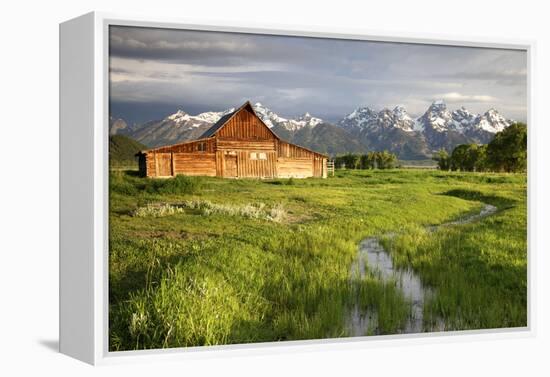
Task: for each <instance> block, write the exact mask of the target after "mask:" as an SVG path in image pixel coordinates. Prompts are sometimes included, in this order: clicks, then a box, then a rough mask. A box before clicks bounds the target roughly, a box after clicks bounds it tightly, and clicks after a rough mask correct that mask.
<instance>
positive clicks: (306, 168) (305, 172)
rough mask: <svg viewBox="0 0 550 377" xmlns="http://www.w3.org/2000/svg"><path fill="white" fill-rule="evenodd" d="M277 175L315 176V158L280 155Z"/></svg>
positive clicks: (283, 176) (288, 176)
mask: <svg viewBox="0 0 550 377" xmlns="http://www.w3.org/2000/svg"><path fill="white" fill-rule="evenodd" d="M277 176H278V177H279V178H291V177H292V178H309V177H313V159H312V158H311V157H296V158H284V157H279V158H278V159H277Z"/></svg>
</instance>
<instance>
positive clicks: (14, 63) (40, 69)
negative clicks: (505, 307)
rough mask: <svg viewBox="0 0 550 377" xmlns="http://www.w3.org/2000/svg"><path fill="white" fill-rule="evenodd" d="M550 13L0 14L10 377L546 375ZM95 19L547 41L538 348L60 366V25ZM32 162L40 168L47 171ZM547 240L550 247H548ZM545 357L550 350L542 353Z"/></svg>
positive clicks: (250, 6)
mask: <svg viewBox="0 0 550 377" xmlns="http://www.w3.org/2000/svg"><path fill="white" fill-rule="evenodd" d="M544 5H545V2H543V1H529V0H524V1H504V0H500V1H479V0H461V1H441V0H439V1H437V0H435V1H420V0H417V1H407V0H402V1H396V0H380V1H371V2H369V3H367V2H366V1H356V2H353V1H350V0H338V1H329V2H321V1H311V2H306V1H303V2H299V1H297V0H277V1H275V0H272V1H260V0H256V1H247V0H233V1H222V0H219V1H214V0H200V1H182V0H179V1H178V0H174V1H170V0H154V1H151V0H120V1H113V0H81V1H30V0H19V1H10V2H8V1H5V2H3V3H2V5H0V7H1V9H2V11H1V12H0V17H1V22H0V28H1V33H0V38H1V44H0V54H1V60H0V65H1V70H0V75H1V79H0V96H1V101H0V103H1V104H2V105H1V107H0V109H1V116H0V119H1V125H0V137H1V145H2V147H3V153H2V157H3V158H2V161H3V164H2V169H1V173H2V175H1V177H2V178H1V179H0V198H1V199H0V200H1V203H2V206H1V207H0V214H1V215H0V219H1V225H2V226H1V228H0V239H1V241H2V243H1V245H2V246H1V248H0V294H1V303H0V344H1V345H0V360H1V362H0V374H1V375H4V376H9V375H16V374H17V375H19V374H21V375H23V374H29V373H33V374H46V375H50V374H52V375H53V374H59V375H65V374H66V375H79V376H86V375H96V374H102V375H103V374H104V375H113V376H115V375H116V376H121V375H130V374H131V375H134V376H141V375H148V376H150V375H164V374H173V373H181V372H184V373H188V375H210V374H212V375H214V374H215V375H259V374H261V375H273V376H279V375H295V374H301V375H345V374H354V375H360V374H365V375H367V374H371V373H372V374H378V373H379V374H384V375H398V374H401V375H406V376H410V375H417V374H418V375H424V376H429V375H446V376H464V375H466V374H468V373H471V374H472V375H499V376H508V375H510V376H511V375H515V376H518V375H543V374H545V375H548V373H549V372H550V366H549V363H548V350H549V349H550V331H549V326H548V322H549V321H548V318H549V317H550V313H549V299H550V294H549V292H548V291H549V290H548V287H549V286H550V281H549V278H548V276H549V275H550V272H549V268H550V265H549V263H548V262H549V258H548V253H547V252H548V251H549V246H550V244H549V242H548V241H549V239H548V231H547V230H546V229H547V228H548V223H547V220H548V217H547V216H546V215H544V214H543V212H546V211H547V210H548V209H549V208H548V199H547V197H546V196H545V194H546V189H547V188H548V174H547V172H548V170H547V169H545V165H546V164H548V163H549V162H550V160H549V154H548V150H549V149H550V148H548V147H544V146H546V145H549V142H550V140H549V139H548V127H550V124H549V122H550V118H549V117H548V116H544V113H545V112H546V110H547V107H548V101H549V97H548V90H547V88H548V86H549V84H550V82H549V69H548V67H550V28H549V26H548V14H549V12H548V10H546V9H544V8H545V7H544ZM91 10H103V11H114V12H121V13H128V12H129V13H133V14H138V15H156V16H170V17H178V16H181V17H186V18H189V17H191V18H196V19H198V20H200V19H204V20H220V21H222V20H231V21H243V22H246V21H247V20H250V19H252V20H254V22H255V23H259V24H261V23H262V22H268V23H279V24H281V23H283V24H290V25H298V26H299V25H313V26H326V27H349V28H364V29H366V30H369V29H370V30H375V31H379V32H384V31H387V32H407V31H414V32H417V33H434V34H447V35H460V36H464V37H468V36H474V37H475V36H482V37H498V38H506V37H508V38H527V39H534V40H536V41H537V51H536V55H537V56H536V57H535V59H536V66H537V70H536V77H535V81H536V89H535V96H534V104H535V118H534V122H533V123H534V124H535V127H536V137H533V136H534V135H533V133H531V135H530V136H531V137H532V138H533V140H534V142H535V143H536V147H537V154H536V156H534V155H532V156H531V158H533V159H534V160H536V161H537V166H536V171H533V173H534V174H536V177H535V180H533V181H531V182H530V184H532V185H536V192H537V196H536V202H534V203H533V204H534V207H536V209H537V212H536V223H535V224H531V225H532V226H533V225H534V226H533V227H532V230H533V232H534V233H535V234H536V236H537V237H536V242H537V250H536V252H537V260H536V265H535V266H534V269H535V271H536V273H537V278H538V281H537V282H536V283H537V288H538V289H537V290H536V292H534V293H535V297H536V299H537V304H538V305H537V308H536V315H537V318H538V323H537V325H538V326H537V329H538V334H537V336H536V337H534V338H527V339H508V340H494V341H482V342H470V341H467V340H464V339H462V340H458V341H456V342H447V343H444V344H441V343H436V342H431V343H430V342H428V344H422V345H414V346H410V345H391V346H383V347H380V348H372V347H369V348H365V349H361V350H353V351H345V352H343V351H336V352H313V353H300V352H299V351H296V352H292V353H285V354H274V355H271V356H261V357H244V358H242V357H241V358H228V357H224V358H218V359H210V360H207V361H204V360H202V361H201V360H195V361H186V362H171V363H168V364H166V363H155V364H147V365H133V366H116V367H101V368H95V369H94V368H92V367H89V366H87V365H85V364H82V363H80V362H77V361H75V360H72V359H70V358H68V357H65V356H63V355H60V354H57V353H56V352H55V351H54V349H55V348H56V347H57V333H58V317H57V316H58V285H57V284H58V279H57V276H58V168H57V166H58V23H59V22H62V21H64V20H67V19H69V18H72V17H75V16H78V15H80V14H83V13H86V12H88V11H91ZM35 156H39V158H38V159H37V158H36V157H35ZM545 232H546V234H545ZM544 348H546V349H544Z"/></svg>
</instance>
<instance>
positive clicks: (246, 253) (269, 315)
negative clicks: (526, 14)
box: [60, 13, 532, 363]
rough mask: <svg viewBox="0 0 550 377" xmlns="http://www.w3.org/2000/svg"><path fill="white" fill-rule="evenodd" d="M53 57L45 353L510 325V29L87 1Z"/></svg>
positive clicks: (476, 330)
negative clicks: (205, 21) (172, 16)
mask: <svg viewBox="0 0 550 377" xmlns="http://www.w3.org/2000/svg"><path fill="white" fill-rule="evenodd" d="M60 51H61V52H60V76H61V82H60V92H61V98H60V100H61V108H60V119H61V132H60V145H61V147H60V148H61V149H60V160H61V161H60V171H61V180H60V183H61V184H60V186H61V194H60V195H61V250H60V263H61V265H60V270H61V276H60V297H61V305H60V328H61V330H60V331H61V333H60V348H61V351H62V352H64V353H67V354H69V355H71V356H74V357H76V358H78V359H81V360H84V361H86V362H89V363H100V362H111V361H117V360H131V359H133V358H135V357H138V358H141V357H153V358H154V357H162V356H167V355H170V356H171V357H185V356H189V355H196V354H197V351H206V352H207V354H212V353H214V354H216V352H227V351H232V352H241V353H249V352H254V351H255V350H256V351H257V350H260V352H266V351H267V352H269V350H273V349H274V348H275V347H279V348H278V349H280V347H283V348H284V349H292V347H300V346H301V347H313V348H315V347H320V348H323V347H325V348H326V347H342V346H345V345H350V344H352V343H350V342H351V341H354V343H353V344H358V343H357V342H356V341H357V340H359V341H361V342H362V343H359V344H365V342H366V341H370V340H377V339H388V338H389V339H393V341H396V342H397V341H403V340H405V341H406V340H409V341H412V340H413V339H415V338H419V337H420V338H427V337H430V339H432V340H433V339H434V337H433V336H434V335H436V336H444V337H445V338H451V337H452V336H459V335H467V336H473V337H492V336H493V337H494V336H497V335H498V334H502V333H504V334H507V335H510V334H512V333H518V334H529V333H530V332H531V331H532V326H531V318H530V310H529V309H530V305H531V301H530V289H529V287H530V281H531V275H530V273H529V266H530V263H529V261H530V258H531V253H530V251H529V249H528V218H529V216H528V215H529V212H528V199H530V195H528V191H529V190H528V189H529V186H528V184H527V182H528V180H527V176H528V173H529V168H528V166H529V158H528V157H529V153H528V140H529V137H530V136H528V135H531V132H532V127H531V124H530V95H529V93H530V82H531V80H532V71H531V66H530V65H531V62H530V54H531V51H532V45H531V44H530V43H524V42H509V41H505V42H498V43H497V42H495V41H483V40H478V41H463V40H454V39H449V38H443V39H441V40H433V39H426V38H423V37H421V36H420V37H411V36H400V35H375V34H368V35H367V34H362V33H358V32H354V31H345V30H336V31H333V30H328V31H327V30H302V31H299V30H288V29H277V28H272V29H268V28H264V29H258V28H250V27H247V26H246V25H198V24H193V23H179V22H173V21H165V20H148V19H139V18H134V19H128V18H124V17H119V16H112V15H103V14H98V13H92V14H88V15H84V16H81V17H79V18H76V19H74V20H70V21H67V22H66V23H63V24H62V25H61V29H60ZM371 344H376V343H372V342H371ZM203 354H204V353H203Z"/></svg>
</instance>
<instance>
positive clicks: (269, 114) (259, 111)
mask: <svg viewBox="0 0 550 377" xmlns="http://www.w3.org/2000/svg"><path fill="white" fill-rule="evenodd" d="M252 108H253V109H254V112H255V113H256V115H258V117H259V118H260V119H261V120H262V121H263V122H264V123H265V124H266V125H267V126H268V127H269V128H273V127H275V126H281V127H284V128H286V129H287V130H289V131H298V130H299V129H301V128H304V127H311V128H313V127H315V126H317V125H318V124H321V123H323V120H322V119H321V118H316V117H314V116H312V115H311V114H310V113H305V114H304V115H301V116H299V117H295V118H291V119H287V118H283V117H281V116H279V115H277V114H276V113H275V112H273V111H272V110H270V109H269V108H267V107H265V106H264V105H262V104H261V103H259V102H257V103H255V104H254V105H253V106H252Z"/></svg>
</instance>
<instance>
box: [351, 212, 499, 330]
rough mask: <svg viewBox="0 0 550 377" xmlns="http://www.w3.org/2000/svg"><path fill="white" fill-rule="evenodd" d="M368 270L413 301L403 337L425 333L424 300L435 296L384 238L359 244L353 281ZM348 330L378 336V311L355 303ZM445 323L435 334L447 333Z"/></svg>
mask: <svg viewBox="0 0 550 377" xmlns="http://www.w3.org/2000/svg"><path fill="white" fill-rule="evenodd" d="M496 211H497V207H495V206H492V205H490V204H484V205H483V208H482V209H481V211H480V212H479V213H475V214H472V215H469V216H466V217H463V218H461V219H459V220H455V221H451V222H447V223H443V224H440V225H435V226H429V227H427V230H428V231H430V232H434V231H436V230H437V229H439V228H441V227H446V226H453V225H461V224H467V223H471V222H473V221H476V220H479V219H481V218H483V217H486V216H489V215H492V214H494V213H495V212H496ZM395 236H396V234H395V233H389V234H386V235H385V237H395ZM367 269H368V270H370V271H372V272H373V273H375V274H378V275H379V276H380V279H381V280H382V281H389V280H394V281H395V282H396V283H397V287H398V288H399V289H400V290H401V291H402V292H403V295H404V296H405V298H406V299H407V300H408V301H409V302H410V305H411V314H410V316H409V318H408V319H407V322H406V324H405V328H404V329H402V331H401V333H403V334H414V333H419V332H422V331H423V312H424V301H425V300H426V299H427V298H429V297H430V295H433V294H434V292H433V290H431V289H429V288H428V287H424V286H423V285H422V281H421V280H420V277H419V276H418V275H416V274H415V272H414V271H413V270H412V269H411V268H405V269H403V268H395V267H394V265H393V261H392V259H391V256H390V254H389V253H388V252H387V251H386V250H385V249H384V247H383V246H382V245H381V244H380V237H369V238H365V239H364V240H362V241H361V242H360V244H359V249H358V252H357V258H356V259H355V261H354V262H353V264H352V266H351V282H352V284H356V283H355V282H356V281H358V280H362V279H363V278H364V277H365V275H366V272H367ZM347 322H348V329H349V332H350V334H351V336H365V335H367V334H370V333H374V334H376V333H377V330H378V315H377V313H376V311H374V310H367V311H362V310H361V309H360V305H359V303H358V302H356V303H355V305H354V306H353V308H352V310H351V311H350V313H349V318H348V321H347ZM444 329H445V323H444V321H443V320H442V319H441V320H439V321H438V323H437V325H436V326H435V327H434V328H432V329H431V331H443V330H444Z"/></svg>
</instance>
